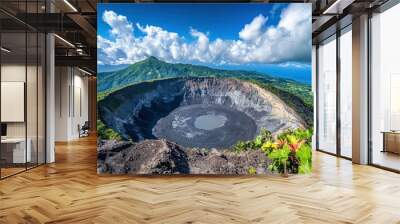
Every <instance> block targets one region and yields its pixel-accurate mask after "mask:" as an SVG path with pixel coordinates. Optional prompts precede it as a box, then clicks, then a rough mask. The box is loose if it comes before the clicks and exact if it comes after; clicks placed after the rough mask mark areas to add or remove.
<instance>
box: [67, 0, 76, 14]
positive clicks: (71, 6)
mask: <svg viewBox="0 0 400 224" xmlns="http://www.w3.org/2000/svg"><path fill="white" fill-rule="evenodd" d="M64 2H65V4H67V5H68V6H69V7H70V8H71V9H72V10H73V11H74V12H78V10H77V9H76V8H75V6H73V5H72V4H71V3H70V2H69V1H68V0H64Z"/></svg>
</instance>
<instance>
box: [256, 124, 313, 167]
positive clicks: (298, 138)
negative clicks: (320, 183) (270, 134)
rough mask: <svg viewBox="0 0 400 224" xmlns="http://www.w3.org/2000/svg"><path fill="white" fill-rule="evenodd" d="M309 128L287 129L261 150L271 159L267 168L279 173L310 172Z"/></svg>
mask: <svg viewBox="0 0 400 224" xmlns="http://www.w3.org/2000/svg"><path fill="white" fill-rule="evenodd" d="M311 137H312V130H311V129H300V128H299V129H295V130H287V131H284V132H282V133H281V134H279V135H278V136H277V137H276V139H275V140H269V141H266V142H265V143H264V144H263V145H262V146H261V150H263V151H264V152H265V154H266V155H267V157H268V158H269V159H270V160H271V164H270V165H269V167H268V168H269V169H270V170H271V171H273V172H279V173H284V174H287V173H310V172H311V170H312V151H311Z"/></svg>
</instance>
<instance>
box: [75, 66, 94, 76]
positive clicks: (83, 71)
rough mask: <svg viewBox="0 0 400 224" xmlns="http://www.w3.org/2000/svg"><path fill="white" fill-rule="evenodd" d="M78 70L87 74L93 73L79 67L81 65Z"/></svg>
mask: <svg viewBox="0 0 400 224" xmlns="http://www.w3.org/2000/svg"><path fill="white" fill-rule="evenodd" d="M78 70H79V71H81V72H83V73H85V74H87V75H92V73H90V72H88V71H86V70H83V69H81V68H79V67H78Z"/></svg>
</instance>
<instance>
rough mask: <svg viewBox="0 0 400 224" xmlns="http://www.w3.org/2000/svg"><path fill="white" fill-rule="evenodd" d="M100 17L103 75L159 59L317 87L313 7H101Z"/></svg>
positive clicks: (99, 30)
mask: <svg viewBox="0 0 400 224" xmlns="http://www.w3.org/2000/svg"><path fill="white" fill-rule="evenodd" d="M305 14H306V15H305ZM97 18H98V22H97V24H98V65H99V70H100V71H102V70H103V71H105V70H110V69H114V68H121V67H124V66H125V65H127V64H132V63H135V62H137V61H140V60H143V59H145V58H146V57H148V56H150V55H152V56H156V57H157V58H159V59H161V60H164V61H167V62H171V63H178V62H180V63H191V64H200V65H207V66H210V67H218V68H227V69H245V70H257V71H260V72H265V73H268V74H271V75H277V76H282V77H286V78H287V77H289V78H290V77H292V78H293V79H296V80H299V81H303V82H310V81H311V66H310V63H311V9H310V5H309V4H98V16H97ZM307 32H309V33H307Z"/></svg>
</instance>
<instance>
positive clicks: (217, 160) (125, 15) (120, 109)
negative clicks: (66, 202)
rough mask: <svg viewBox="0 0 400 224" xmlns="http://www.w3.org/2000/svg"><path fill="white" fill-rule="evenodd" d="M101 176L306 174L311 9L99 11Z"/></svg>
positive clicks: (122, 7)
mask: <svg viewBox="0 0 400 224" xmlns="http://www.w3.org/2000/svg"><path fill="white" fill-rule="evenodd" d="M97 18H98V23H97V24H98V34H97V48H98V49H97V51H98V57H97V58H98V81H97V91H98V95H97V101H98V102H97V107H98V120H97V125H98V149H97V150H98V166H97V170H98V173H99V174H132V175H137V174H157V175H159V174H218V175H243V174H266V173H271V172H278V173H285V174H287V173H309V172H311V136H312V130H311V127H312V125H313V124H312V123H313V96H312V91H311V41H312V40H311V4H276V3H275V4H98V16H97Z"/></svg>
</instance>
